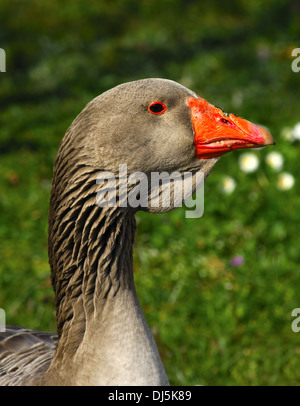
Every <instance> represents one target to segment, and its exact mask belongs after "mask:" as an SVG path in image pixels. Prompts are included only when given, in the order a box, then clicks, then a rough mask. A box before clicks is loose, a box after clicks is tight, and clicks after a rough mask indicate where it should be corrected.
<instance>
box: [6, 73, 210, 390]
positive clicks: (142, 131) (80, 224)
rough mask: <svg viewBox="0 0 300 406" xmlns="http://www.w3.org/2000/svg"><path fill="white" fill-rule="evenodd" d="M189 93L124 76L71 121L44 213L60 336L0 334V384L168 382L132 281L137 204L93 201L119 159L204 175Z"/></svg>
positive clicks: (133, 165) (135, 167)
mask: <svg viewBox="0 0 300 406" xmlns="http://www.w3.org/2000/svg"><path fill="white" fill-rule="evenodd" d="M188 96H195V94H194V93H193V92H191V91H190V90H188V89H186V88H184V87H183V86H181V85H179V84H177V83H175V82H172V81H167V80H163V79H147V80H141V81H136V82H131V83H129V84H123V85H120V86H117V87H116V88H114V89H111V90H109V91H108V92H106V93H103V94H102V95H100V96H98V97H97V98H95V99H94V100H93V101H91V102H90V103H89V104H88V105H87V106H86V108H85V109H84V110H83V111H82V112H81V113H80V114H79V116H78V117H77V118H76V119H75V120H74V122H73V123H72V124H71V126H70V128H69V129H68V131H67V133H66V135H65V137H64V138H63V140H62V143H61V145H60V148H59V151H58V154H57V158H56V162H55V166H54V175H53V183H52V191H51V200H50V211H49V262H50V266H51V281H52V285H53V288H54V292H55V299H56V309H57V330H58V337H59V339H58V341H57V337H56V336H55V335H53V334H50V333H41V332H35V331H32V330H27V329H20V328H12V329H8V330H7V333H0V338H1V341H0V384H2V385H32V384H36V385H95V384H98V385H108V384H111V385H115V384H116V385H118V384H121V385H122V384H123V385H130V384H141V385H147V384H150V385H153V384H155V385H165V384H168V379H167V376H166V373H165V371H164V368H163V366H162V363H161V361H160V358H159V355H158V351H157V348H156V344H155V342H154V339H153V337H152V334H151V332H150V329H149V327H148V325H147V323H146V321H145V319H144V316H143V313H142V310H141V308H140V305H139V301H138V298H137V295H136V291H135V287H134V281H133V272H132V249H133V242H134V234H135V218H134V214H135V212H136V210H135V209H132V208H130V207H126V208H121V207H117V206H116V207H112V208H111V207H104V208H101V207H99V206H98V205H97V204H96V194H97V191H98V190H99V185H98V184H97V182H96V180H97V176H98V175H99V173H101V172H102V171H111V172H112V173H115V174H116V176H117V171H118V166H119V164H120V163H126V164H127V167H128V174H130V173H132V172H135V171H143V172H144V173H146V174H150V173H151V172H153V171H158V172H160V171H169V172H172V171H174V170H176V171H180V172H182V173H183V172H184V171H192V172H193V174H196V173H197V172H198V171H200V170H201V171H203V172H204V174H205V177H206V176H208V174H209V172H210V171H211V169H212V167H213V166H214V164H215V163H216V161H217V159H215V158H214V159H209V160H199V159H195V156H194V155H195V152H194V145H193V137H194V134H193V128H192V124H191V119H190V110H189V107H188V106H187V104H186V103H185V100H186V98H187V97H188ZM156 100H160V101H162V102H163V103H165V104H166V105H167V107H168V110H167V112H166V113H165V114H164V115H162V116H160V117H156V116H153V115H151V114H149V112H148V111H147V107H148V105H149V104H150V103H151V102H154V101H156ZM171 209H173V207H170V208H168V209H167V210H166V209H163V208H162V207H159V208H155V209H152V208H149V209H144V210H148V211H150V212H151V211H152V212H162V211H169V210H171Z"/></svg>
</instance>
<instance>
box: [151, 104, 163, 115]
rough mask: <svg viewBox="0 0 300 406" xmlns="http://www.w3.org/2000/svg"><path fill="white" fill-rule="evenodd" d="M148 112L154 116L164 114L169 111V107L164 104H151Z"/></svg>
mask: <svg viewBox="0 0 300 406" xmlns="http://www.w3.org/2000/svg"><path fill="white" fill-rule="evenodd" d="M148 110H149V111H150V113H152V114H162V113H164V112H165V111H166V110H167V107H166V106H165V105H164V104H163V103H162V102H154V103H151V104H150V106H149V107H148Z"/></svg>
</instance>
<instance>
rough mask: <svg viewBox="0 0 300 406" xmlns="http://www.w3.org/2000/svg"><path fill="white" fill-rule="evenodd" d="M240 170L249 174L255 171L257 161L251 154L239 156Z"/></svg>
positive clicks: (257, 164)
mask: <svg viewBox="0 0 300 406" xmlns="http://www.w3.org/2000/svg"><path fill="white" fill-rule="evenodd" d="M239 163H240V168H241V170H242V171H243V172H246V173H250V172H254V171H256V169H257V168H258V166H259V160H258V158H257V156H256V155H255V154H253V153H252V152H246V153H244V154H242V155H241V156H240V159H239Z"/></svg>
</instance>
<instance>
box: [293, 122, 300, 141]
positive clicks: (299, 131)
mask: <svg viewBox="0 0 300 406" xmlns="http://www.w3.org/2000/svg"><path fill="white" fill-rule="evenodd" d="M293 137H294V140H300V123H297V124H296V125H295V127H294V128H293Z"/></svg>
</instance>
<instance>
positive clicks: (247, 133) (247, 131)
mask: <svg viewBox="0 0 300 406" xmlns="http://www.w3.org/2000/svg"><path fill="white" fill-rule="evenodd" d="M187 101H188V105H189V107H190V109H191V115H192V124H193V127H194V133H195V139H194V144H195V147H196V157H197V158H199V159H207V158H213V157H218V156H221V155H223V154H226V153H227V152H230V151H233V150H235V149H241V148H259V147H264V146H266V145H273V144H275V143H274V140H273V137H272V135H271V134H270V133H269V131H268V130H266V129H265V128H264V127H261V126H259V125H256V124H252V123H251V122H250V121H247V120H245V119H243V118H241V117H239V116H237V115H235V114H232V113H229V114H227V113H224V111H223V110H221V109H219V108H218V107H215V106H213V105H212V104H210V103H208V102H207V101H206V100H204V99H201V98H200V97H199V98H198V99H195V98H194V97H188V99H187Z"/></svg>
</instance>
